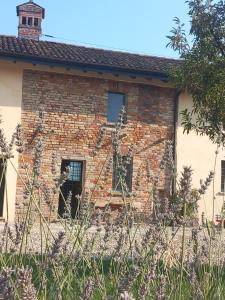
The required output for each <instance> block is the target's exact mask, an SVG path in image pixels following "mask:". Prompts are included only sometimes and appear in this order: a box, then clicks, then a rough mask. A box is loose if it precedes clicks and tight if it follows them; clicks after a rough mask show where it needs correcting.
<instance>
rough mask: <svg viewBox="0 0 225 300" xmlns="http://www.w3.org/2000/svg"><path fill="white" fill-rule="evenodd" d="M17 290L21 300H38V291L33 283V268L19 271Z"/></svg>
mask: <svg viewBox="0 0 225 300" xmlns="http://www.w3.org/2000/svg"><path fill="white" fill-rule="evenodd" d="M17 289H18V290H19V291H20V293H21V298H20V299H21V300H37V291H36V289H35V287H34V285H33V283H32V268H29V267H25V268H24V267H22V268H21V269H19V270H17Z"/></svg>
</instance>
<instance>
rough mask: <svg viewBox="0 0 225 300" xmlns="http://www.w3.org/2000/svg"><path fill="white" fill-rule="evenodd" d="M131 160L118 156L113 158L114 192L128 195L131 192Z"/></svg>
mask: <svg viewBox="0 0 225 300" xmlns="http://www.w3.org/2000/svg"><path fill="white" fill-rule="evenodd" d="M132 173H133V159H132V158H128V157H127V156H120V155H119V154H117V155H114V157H113V184H112V188H113V191H115V192H121V193H125V194H127V193H129V192H131V190H132Z"/></svg>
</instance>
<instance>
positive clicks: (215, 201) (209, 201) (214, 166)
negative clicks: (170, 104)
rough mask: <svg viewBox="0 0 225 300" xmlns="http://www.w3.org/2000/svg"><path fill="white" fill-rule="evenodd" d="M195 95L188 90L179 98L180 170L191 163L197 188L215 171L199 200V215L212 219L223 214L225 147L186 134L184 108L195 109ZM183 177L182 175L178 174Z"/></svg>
mask: <svg viewBox="0 0 225 300" xmlns="http://www.w3.org/2000/svg"><path fill="white" fill-rule="evenodd" d="M191 107H192V97H191V96H190V95H188V94H187V93H183V94H181V95H180V96H179V100H178V120H177V171H178V174H180V172H181V171H182V168H183V166H191V167H192V169H193V171H194V173H193V188H199V187H200V179H203V180H205V178H206V177H207V175H208V174H209V172H210V171H215V178H214V182H212V184H211V185H210V187H209V189H208V190H207V192H206V194H205V195H204V196H202V198H201V200H200V201H199V209H198V213H199V217H200V218H201V215H202V213H204V214H205V217H206V218H207V219H208V220H212V219H213V212H214V221H215V217H216V215H220V214H221V209H222V205H223V201H224V199H225V194H224V193H221V161H222V160H225V150H223V149H218V151H219V153H218V155H216V150H217V145H216V144H213V143H212V142H211V141H210V140H209V139H208V137H207V136H200V135H197V134H196V133H195V132H190V133H189V134H188V135H187V134H186V133H185V134H184V133H183V126H182V125H181V123H182V116H181V115H180V113H181V111H183V110H184V109H186V108H187V109H188V110H189V111H191ZM178 180H179V176H178Z"/></svg>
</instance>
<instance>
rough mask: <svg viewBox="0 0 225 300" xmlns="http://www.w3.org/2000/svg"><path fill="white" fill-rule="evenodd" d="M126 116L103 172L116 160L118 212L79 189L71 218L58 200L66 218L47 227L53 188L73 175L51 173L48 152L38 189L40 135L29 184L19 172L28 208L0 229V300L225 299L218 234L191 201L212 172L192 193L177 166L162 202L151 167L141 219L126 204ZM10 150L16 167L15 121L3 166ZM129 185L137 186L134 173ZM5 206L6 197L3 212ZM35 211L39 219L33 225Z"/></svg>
mask: <svg viewBox="0 0 225 300" xmlns="http://www.w3.org/2000/svg"><path fill="white" fill-rule="evenodd" d="M124 118H125V111H124V110H122V112H121V114H120V118H119V120H118V123H117V124H116V126H115V130H114V132H113V135H112V152H113V153H112V155H111V156H109V158H108V159H107V161H106V163H105V166H104V170H102V172H103V173H104V174H105V175H104V176H106V177H107V176H108V173H109V169H110V168H111V166H112V159H111V158H110V157H112V156H114V157H116V161H117V168H118V170H119V181H118V184H119V185H120V187H121V190H122V199H123V205H122V206H121V208H120V210H119V211H118V212H117V213H116V214H115V213H113V212H112V211H111V208H110V203H109V204H108V205H106V206H105V208H104V209H102V210H99V209H95V206H94V203H93V199H92V194H91V193H89V194H88V193H86V192H85V191H83V193H82V194H81V195H80V197H79V198H78V200H79V210H78V212H77V215H76V217H75V219H72V218H71V206H70V201H71V195H69V196H68V199H64V201H65V206H66V210H65V216H64V217H65V218H59V219H58V223H57V224H52V223H51V214H54V213H55V211H54V210H55V207H54V203H53V200H52V199H53V196H54V194H58V193H61V190H60V187H61V186H62V184H63V183H64V182H65V181H66V180H67V179H68V177H69V176H70V169H69V168H67V169H66V170H65V172H63V173H62V174H61V175H60V176H59V177H57V174H56V171H55V170H56V169H55V166H54V164H55V154H54V155H53V159H52V167H51V168H52V176H53V179H54V183H55V184H54V187H53V188H52V187H48V186H47V185H46V184H44V185H43V184H42V185H40V180H39V179H40V177H41V165H42V159H43V150H44V139H43V137H40V138H39V139H37V141H36V146H35V149H34V161H33V165H32V166H28V165H24V172H25V174H26V180H25V179H24V178H25V177H24V176H21V175H20V174H19V173H18V177H19V178H20V180H21V181H22V182H23V185H24V199H25V202H26V206H24V211H23V213H22V217H21V218H20V220H19V222H17V223H15V224H14V225H9V223H8V221H7V220H6V222H5V225H4V229H3V231H2V233H1V239H0V244H1V249H0V296H1V297H2V299H23V300H25V299H26V300H34V299H42V300H45V299H46V300H55V299H56V300H57V299H58V300H60V299H63V300H64V299H65V300H67V299H68V300H69V299H71V300H73V299H80V300H81V299H84V300H85V299H113V300H114V299H121V300H122V299H124V300H125V299H126V300H131V299H157V300H163V299H164V300H165V299H174V300H176V299H187V300H188V299H210V300H211V299H225V272H224V271H225V269H224V248H223V247H224V236H223V230H222V228H216V227H215V226H214V224H213V223H210V222H208V221H207V220H205V226H201V225H199V224H198V223H197V222H196V211H197V206H198V205H197V203H198V201H199V199H200V197H201V195H203V194H204V193H205V191H206V190H207V187H208V186H209V184H210V183H211V181H212V180H213V175H214V174H213V172H210V174H209V176H208V177H207V178H206V180H205V182H203V183H202V184H201V186H200V187H199V188H196V189H193V187H192V183H191V178H192V170H191V168H190V167H184V170H183V172H182V174H181V176H180V180H179V182H177V186H178V188H177V190H176V191H173V189H171V190H170V191H168V194H167V195H166V197H165V198H164V199H161V198H160V197H159V178H160V174H158V176H153V175H151V172H150V171H148V172H147V174H146V176H148V177H149V179H150V180H149V182H150V189H151V198H152V201H153V208H152V213H149V216H148V219H147V222H146V219H145V222H144V221H143V220H142V218H141V214H140V212H138V211H137V210H136V209H135V208H134V206H133V203H134V202H135V195H132V194H131V191H130V190H129V187H128V186H127V184H126V180H125V178H126V175H127V165H128V164H129V162H130V161H131V159H132V156H133V152H134V149H133V147H132V146H131V147H130V148H129V151H128V153H127V156H126V159H123V157H122V155H121V153H120V148H121V135H122V133H123V130H124ZM43 127H44V113H43V112H41V113H40V126H39V128H38V129H37V130H39V132H42V131H43ZM103 138H104V130H101V131H100V134H99V137H98V140H97V144H96V149H95V150H94V151H98V149H100V148H101V145H102V139H103ZM13 147H16V149H17V151H18V152H19V153H20V155H21V161H23V150H24V138H23V129H22V127H21V126H20V125H18V126H17V128H16V131H15V134H14V135H13V137H12V140H11V142H10V144H7V141H6V139H5V137H4V132H3V130H0V148H1V152H2V155H3V157H4V161H3V164H4V168H3V169H4V170H6V166H7V164H11V163H12V159H11V158H12V149H13ZM172 149H173V144H172V143H171V142H170V141H167V142H166V144H165V154H164V157H163V160H162V162H161V170H165V168H169V169H170V170H171V182H173V181H174V180H173V178H172V176H174V177H176V176H177V174H175V168H174V164H173V152H172ZM149 167H151V166H149ZM31 168H32V174H31V172H30V169H31ZM15 172H17V170H16V168H15ZM97 184H98V183H97ZM97 184H96V185H97ZM136 184H137V185H138V188H139V189H140V190H141V185H140V180H138V175H137V178H136ZM9 186H10V183H8V187H9ZM43 199H44V201H45V203H46V204H47V205H48V207H49V214H50V216H49V218H46V217H45V216H44V213H43V211H42V206H41V203H42V201H43ZM7 201H8V200H7V194H6V205H7V207H8V203H7ZM34 211H35V213H36V215H37V216H38V218H36V222H34V220H33V215H34V213H33V212H34ZM7 216H8V213H7ZM190 224H192V227H190Z"/></svg>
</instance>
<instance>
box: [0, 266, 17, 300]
mask: <svg viewBox="0 0 225 300" xmlns="http://www.w3.org/2000/svg"><path fill="white" fill-rule="evenodd" d="M12 273H13V270H12V269H9V268H3V269H2V270H1V272H0V297H1V296H2V297H3V299H5V300H11V299H15V298H14V296H15V294H14V289H13V285H12V278H11V275H12Z"/></svg>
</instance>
